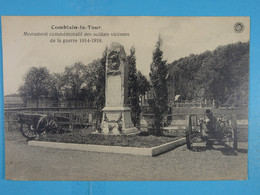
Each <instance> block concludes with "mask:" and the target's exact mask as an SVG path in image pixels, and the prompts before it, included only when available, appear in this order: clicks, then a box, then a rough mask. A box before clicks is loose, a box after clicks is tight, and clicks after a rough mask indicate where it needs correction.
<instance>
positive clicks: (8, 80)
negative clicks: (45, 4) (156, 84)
mask: <svg viewBox="0 0 260 195" xmlns="http://www.w3.org/2000/svg"><path fill="white" fill-rule="evenodd" d="M237 22H241V23H242V24H243V25H244V30H243V31H242V32H240V33H238V32H235V30H234V25H235V24H236V23H237ZM63 25H68V26H72V25H73V26H77V27H80V26H84V27H85V29H79V28H78V29H59V28H60V27H62V26H63ZM89 25H91V26H92V27H93V26H95V29H88V27H89ZM55 28H56V29H55ZM57 28H58V29H57ZM24 32H28V33H47V34H48V36H24ZM80 32H82V34H83V35H82V36H80V37H77V36H66V37H65V36H51V34H52V33H80ZM100 32H103V33H109V35H110V36H98V37H97V36H95V37H94V36H93V34H97V33H100ZM84 33H91V34H92V36H84ZM111 33H128V34H129V36H111ZM159 35H160V36H161V38H162V40H163V45H162V50H163V57H164V59H165V60H167V62H168V63H171V62H173V61H174V60H178V59H179V58H181V57H186V56H189V55H190V54H200V53H202V52H205V51H207V50H210V51H212V50H214V49H216V48H217V47H218V46H220V45H226V44H230V43H236V42H238V41H241V42H246V41H249V39H250V19H249V17H140V16H137V17H136V16H130V17H129V16H121V17H120V16H105V17H104V16H4V17H2V37H3V41H2V43H3V66H4V67H3V74H4V75H3V76H4V94H5V95H8V94H12V93H17V90H18V88H19V86H21V85H22V84H23V79H24V76H25V74H26V73H27V72H28V70H29V68H30V67H33V66H35V67H40V66H44V67H47V68H48V69H49V70H50V72H51V73H54V72H63V71H64V68H65V67H66V66H71V65H73V64H74V63H75V62H83V63H84V64H86V65H87V64H89V63H90V62H92V61H93V60H95V59H97V58H101V57H102V53H103V51H104V49H105V47H106V46H109V45H110V44H111V43H112V42H114V41H116V42H118V43H120V44H122V45H123V46H124V48H125V52H126V54H129V51H130V48H131V47H132V46H135V49H136V65H137V69H138V70H140V71H141V72H142V73H143V74H145V75H149V71H150V64H151V62H152V53H153V50H154V48H155V44H156V42H157V40H158V37H159ZM81 38H82V39H85V38H86V39H90V41H91V40H92V39H96V38H98V39H102V42H101V43H93V42H90V43H80V42H79V39H81ZM57 39H61V43H59V42H57ZM63 39H66V40H67V39H77V42H76V43H75V42H70V43H63ZM51 40H55V42H51Z"/></svg>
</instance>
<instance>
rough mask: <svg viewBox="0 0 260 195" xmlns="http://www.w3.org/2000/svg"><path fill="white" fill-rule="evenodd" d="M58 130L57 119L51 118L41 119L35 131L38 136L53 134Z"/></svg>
mask: <svg viewBox="0 0 260 195" xmlns="http://www.w3.org/2000/svg"><path fill="white" fill-rule="evenodd" d="M59 130H60V125H59V123H58V121H57V119H56V118H55V117H53V116H44V117H42V118H41V119H40V120H39V122H38V124H37V131H38V133H39V134H40V135H44V134H55V133H58V132H59Z"/></svg>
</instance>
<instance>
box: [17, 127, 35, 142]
mask: <svg viewBox="0 0 260 195" xmlns="http://www.w3.org/2000/svg"><path fill="white" fill-rule="evenodd" d="M20 131H21V133H22V135H23V136H24V137H26V138H27V139H29V140H33V139H35V137H36V136H37V132H36V129H35V128H34V127H33V125H27V124H21V127H20Z"/></svg>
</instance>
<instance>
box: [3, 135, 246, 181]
mask: <svg viewBox="0 0 260 195" xmlns="http://www.w3.org/2000/svg"><path fill="white" fill-rule="evenodd" d="M201 146H202V149H203V148H204V147H203V145H201ZM5 160H6V179H13V180H211V179H212V180H217V179H226V180H228V179H246V175H247V143H239V152H237V153H234V152H233V151H230V150H228V149H226V148H224V147H223V146H214V149H213V150H202V151H200V152H193V151H189V150H187V149H186V146H181V147H179V148H176V149H175V150H172V151H170V152H167V153H165V154H162V155H160V156H157V157H145V156H136V155H125V154H124V155H123V154H108V153H97V152H82V151H72V150H60V149H51V148H41V147H32V146H28V145H27V143H26V140H25V138H23V137H22V136H21V135H20V134H19V133H17V132H7V133H6V159H5Z"/></svg>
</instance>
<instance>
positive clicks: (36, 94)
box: [19, 67, 52, 108]
mask: <svg viewBox="0 0 260 195" xmlns="http://www.w3.org/2000/svg"><path fill="white" fill-rule="evenodd" d="M50 78H51V75H50V73H49V70H48V69H47V68H46V67H39V68H37V67H32V68H30V69H29V71H28V72H27V74H26V75H25V79H24V84H23V85H22V86H21V87H20V88H19V93H20V95H21V96H22V98H23V99H24V100H25V101H26V100H35V101H36V106H37V108H38V106H39V99H40V98H41V97H48V96H49V95H50V91H51V89H50V88H51V85H52V83H51V79H50Z"/></svg>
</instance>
